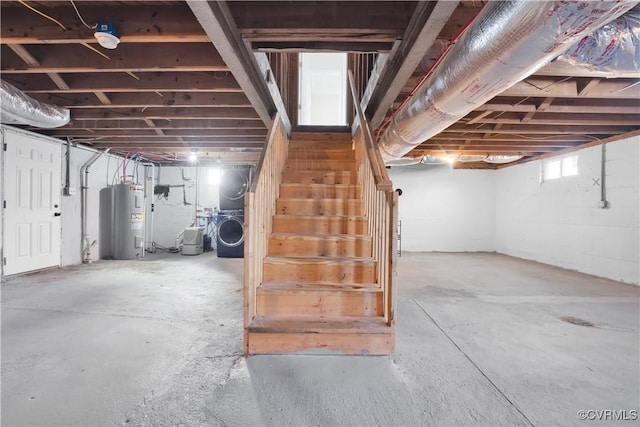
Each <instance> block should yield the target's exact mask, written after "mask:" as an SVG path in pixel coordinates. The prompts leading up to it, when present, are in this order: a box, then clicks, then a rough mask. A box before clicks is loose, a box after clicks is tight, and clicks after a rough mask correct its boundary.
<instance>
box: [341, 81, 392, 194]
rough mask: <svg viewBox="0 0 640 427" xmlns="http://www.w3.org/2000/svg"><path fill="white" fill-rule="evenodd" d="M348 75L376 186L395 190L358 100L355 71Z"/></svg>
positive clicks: (384, 189) (380, 188) (386, 189)
mask: <svg viewBox="0 0 640 427" xmlns="http://www.w3.org/2000/svg"><path fill="white" fill-rule="evenodd" d="M348 76H349V87H350V89H351V96H352V98H353V105H354V107H355V109H356V116H357V117H358V120H359V121H360V128H361V129H362V130H363V134H364V142H365V144H366V146H367V155H368V157H369V162H370V163H371V168H372V169H373V177H374V179H375V182H376V188H377V189H378V190H383V191H389V190H393V186H392V183H391V180H390V179H389V175H388V174H387V169H386V167H385V166H384V161H383V160H382V156H381V155H380V150H379V149H378V144H377V142H376V141H375V140H374V138H373V135H372V132H371V127H370V126H369V122H368V120H367V118H366V116H365V115H364V112H363V111H362V108H361V106H360V101H359V100H358V95H357V93H356V86H355V83H354V81H353V73H352V72H351V70H349V72H348Z"/></svg>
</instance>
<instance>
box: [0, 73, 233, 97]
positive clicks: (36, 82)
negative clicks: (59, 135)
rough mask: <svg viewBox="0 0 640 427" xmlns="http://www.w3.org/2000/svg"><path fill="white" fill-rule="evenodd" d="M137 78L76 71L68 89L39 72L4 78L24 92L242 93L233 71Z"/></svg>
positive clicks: (140, 74)
mask: <svg viewBox="0 0 640 427" xmlns="http://www.w3.org/2000/svg"><path fill="white" fill-rule="evenodd" d="M135 75H136V77H138V79H136V78H134V77H131V76H130V75H128V74H125V73H95V74H92V75H89V74H86V73H75V74H67V75H65V81H66V82H67V84H68V86H69V89H58V88H57V87H56V86H54V85H52V84H51V80H50V79H48V78H47V77H44V76H43V75H40V74H22V75H17V74H14V75H6V76H3V79H4V80H6V81H8V82H9V83H11V84H13V85H14V86H16V87H17V88H19V89H21V90H23V91H24V92H25V93H85V92H94V91H100V92H105V93H110V92H161V93H162V92H175V91H176V90H179V91H181V92H187V91H188V92H242V89H241V88H240V86H239V85H238V83H237V82H236V80H235V79H234V78H233V76H232V75H231V73H229V72H227V71H223V72H206V73H187V72H162V73H135Z"/></svg>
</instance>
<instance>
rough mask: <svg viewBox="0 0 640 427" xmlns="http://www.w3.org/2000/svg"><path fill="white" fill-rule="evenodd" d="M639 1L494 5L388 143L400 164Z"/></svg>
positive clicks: (420, 92)
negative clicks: (419, 148)
mask: <svg viewBox="0 0 640 427" xmlns="http://www.w3.org/2000/svg"><path fill="white" fill-rule="evenodd" d="M636 3H638V2H637V1H625V0H619V1H603V2H600V1H598V2H595V1H578V0H555V1H522V0H521V1H516V0H508V1H494V2H489V3H487V4H486V5H485V6H484V8H483V9H482V11H481V12H480V13H479V14H478V16H477V18H476V19H475V20H474V22H473V23H472V24H471V25H470V26H469V28H467V30H466V31H465V32H464V34H462V36H461V37H460V39H458V41H457V43H456V44H455V45H454V46H452V47H451V49H450V50H449V52H448V53H447V54H446V55H445V56H444V58H443V59H442V61H440V63H439V64H438V65H436V66H435V68H434V69H433V73H432V74H431V75H430V76H429V77H428V78H427V79H425V81H424V82H423V83H422V84H421V85H420V86H419V87H418V89H417V90H416V92H415V93H414V94H413V95H412V96H411V97H410V98H409V99H408V100H407V102H406V103H405V104H404V106H403V107H402V108H401V109H400V110H398V112H397V113H396V114H395V115H394V117H393V119H392V121H391V123H390V125H389V128H388V129H387V130H386V131H385V132H384V134H383V135H382V138H381V139H380V142H379V144H380V145H379V146H380V151H381V154H382V157H383V159H384V160H386V161H388V160H391V159H397V158H400V157H402V156H403V155H405V154H406V153H408V152H409V151H411V150H412V149H413V148H414V147H416V146H417V145H418V144H420V143H422V142H423V141H425V140H428V139H429V138H431V137H433V136H434V135H436V134H438V133H439V132H441V131H443V130H444V129H446V128H447V127H449V126H450V125H452V124H453V123H455V122H456V121H458V120H459V119H461V118H462V117H464V116H465V115H466V114H468V113H469V112H471V111H473V110H474V109H476V108H477V107H479V106H480V105H482V104H484V103H485V102H487V101H489V100H490V99H491V98H493V97H494V96H496V95H498V94H500V93H501V92H503V91H504V90H506V89H508V88H510V87H511V86H513V85H514V84H516V83H517V82H519V81H521V80H522V79H524V78H526V77H528V76H530V75H531V74H533V73H535V72H536V71H538V70H539V69H540V68H542V67H543V66H545V65H546V64H547V63H549V62H550V61H551V60H552V59H553V58H556V57H557V56H558V55H560V54H562V53H564V52H566V51H567V49H569V48H570V47H571V46H572V45H574V44H575V43H576V42H578V41H579V40H580V39H582V38H583V37H584V36H586V35H588V34H590V33H592V32H593V31H594V30H596V29H597V28H600V27H601V26H603V25H604V24H606V23H608V22H610V21H612V20H613V19H615V18H617V17H619V16H621V15H622V14H624V13H625V12H627V11H628V10H629V9H631V8H632V7H633V6H634V5H635V4H636Z"/></svg>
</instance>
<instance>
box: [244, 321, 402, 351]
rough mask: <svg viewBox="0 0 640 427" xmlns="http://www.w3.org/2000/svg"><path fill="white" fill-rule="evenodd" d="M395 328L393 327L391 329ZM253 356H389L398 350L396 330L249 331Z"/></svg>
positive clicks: (250, 348) (249, 341)
mask: <svg viewBox="0 0 640 427" xmlns="http://www.w3.org/2000/svg"><path fill="white" fill-rule="evenodd" d="M389 329H393V328H389ZM247 339H248V343H249V345H248V349H247V353H248V354H250V355H257V354H291V353H294V354H313V355H318V354H327V355H335V354H350V355H360V356H365V355H387V354H391V353H393V351H394V349H395V331H394V330H391V331H390V332H389V333H359V332H355V333H346V332H334V333H325V334H317V333H307V332H300V333H260V332H248V333H247Z"/></svg>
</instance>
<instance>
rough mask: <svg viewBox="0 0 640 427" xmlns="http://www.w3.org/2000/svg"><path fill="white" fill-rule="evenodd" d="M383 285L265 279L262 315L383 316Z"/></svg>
mask: <svg viewBox="0 0 640 427" xmlns="http://www.w3.org/2000/svg"><path fill="white" fill-rule="evenodd" d="M383 303H384V300H383V293H382V289H381V288H379V287H374V286H368V287H360V288H354V287H353V286H344V287H337V286H330V285H324V286H313V285H306V286H302V285H298V284H291V283H273V282H265V283H263V284H262V285H260V287H258V290H257V313H258V314H259V315H325V316H383V315H384V310H383Z"/></svg>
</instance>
